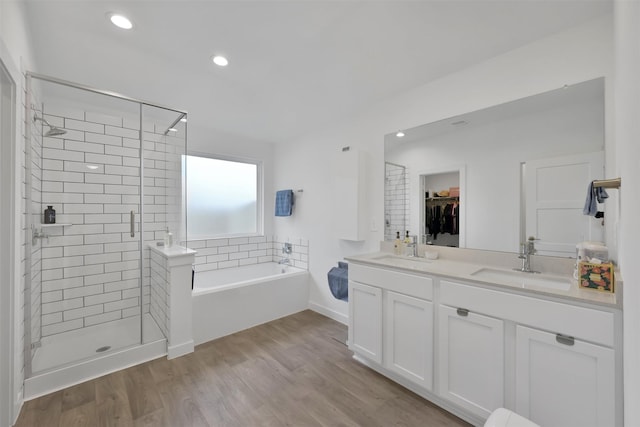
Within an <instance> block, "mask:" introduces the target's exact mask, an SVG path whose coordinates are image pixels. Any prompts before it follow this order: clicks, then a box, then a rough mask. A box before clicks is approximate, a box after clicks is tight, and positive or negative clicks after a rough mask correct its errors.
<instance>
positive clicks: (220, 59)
mask: <svg viewBox="0 0 640 427" xmlns="http://www.w3.org/2000/svg"><path fill="white" fill-rule="evenodd" d="M211 60H212V61H213V63H214V64H216V65H218V66H219V67H226V66H227V65H229V61H228V60H227V58H225V57H224V56H220V55H215V56H214V57H213V58H211Z"/></svg>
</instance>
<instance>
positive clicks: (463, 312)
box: [456, 308, 469, 317]
mask: <svg viewBox="0 0 640 427" xmlns="http://www.w3.org/2000/svg"><path fill="white" fill-rule="evenodd" d="M456 313H458V316H463V317H467V316H468V315H469V310H467V309H466V308H459V309H457V310H456Z"/></svg>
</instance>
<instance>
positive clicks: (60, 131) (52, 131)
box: [33, 116, 67, 136]
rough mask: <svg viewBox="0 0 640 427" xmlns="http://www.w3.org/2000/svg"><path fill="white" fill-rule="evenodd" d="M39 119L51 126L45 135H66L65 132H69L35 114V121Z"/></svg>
mask: <svg viewBox="0 0 640 427" xmlns="http://www.w3.org/2000/svg"><path fill="white" fill-rule="evenodd" d="M38 120H40V121H41V122H42V123H44V124H45V125H47V126H49V130H48V131H47V132H46V133H45V134H44V136H60V135H64V134H65V133H67V131H66V130H64V129H60V128H59V127H56V126H52V125H50V124H49V122H47V121H46V120H45V119H44V118H42V117H38V116H33V121H34V122H37V121H38Z"/></svg>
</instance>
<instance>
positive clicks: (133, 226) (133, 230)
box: [131, 211, 136, 237]
mask: <svg viewBox="0 0 640 427" xmlns="http://www.w3.org/2000/svg"><path fill="white" fill-rule="evenodd" d="M131 237H136V214H135V213H134V212H133V211H131Z"/></svg>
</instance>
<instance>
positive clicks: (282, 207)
mask: <svg viewBox="0 0 640 427" xmlns="http://www.w3.org/2000/svg"><path fill="white" fill-rule="evenodd" d="M292 211H293V190H280V191H278V192H276V216H291V212H292Z"/></svg>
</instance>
